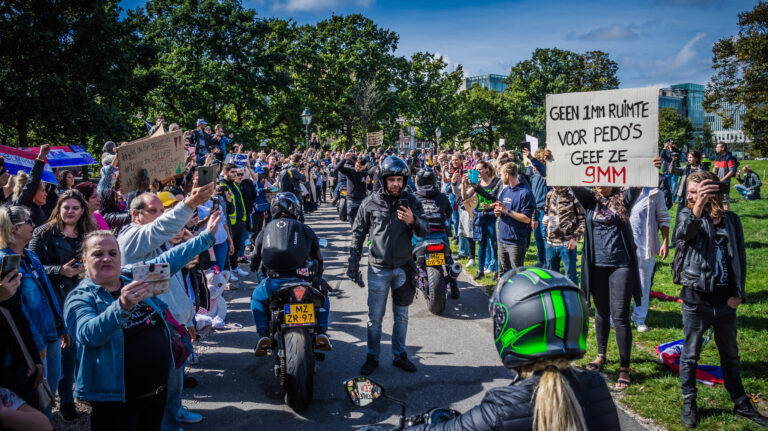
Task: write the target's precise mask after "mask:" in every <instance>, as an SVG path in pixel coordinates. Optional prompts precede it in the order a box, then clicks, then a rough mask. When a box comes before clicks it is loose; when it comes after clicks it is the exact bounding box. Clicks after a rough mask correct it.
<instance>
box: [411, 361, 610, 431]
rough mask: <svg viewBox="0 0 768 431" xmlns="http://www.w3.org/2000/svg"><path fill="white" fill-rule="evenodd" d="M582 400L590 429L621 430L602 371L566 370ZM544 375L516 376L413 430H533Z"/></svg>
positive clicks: (567, 376) (585, 417)
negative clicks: (474, 402)
mask: <svg viewBox="0 0 768 431" xmlns="http://www.w3.org/2000/svg"><path fill="white" fill-rule="evenodd" d="M563 374H564V375H565V378H566V379H567V380H568V383H569V384H570V386H571V389H572V390H573V392H574V393H575V394H576V398H577V399H578V400H579V405H580V406H581V410H582V412H584V419H585V420H586V422H587V429H588V430H598V431H612V430H620V429H621V428H620V426H619V415H618V414H617V413H616V406H615V405H614V404H613V399H612V398H611V394H610V393H609V392H608V387H607V386H606V385H605V381H604V380H603V378H602V377H601V376H600V374H598V373H595V372H591V371H584V370H578V369H575V368H571V369H570V370H566V371H564V372H563ZM539 380H540V376H539V375H534V376H532V377H530V378H528V379H519V378H516V379H515V380H514V381H513V382H512V384H511V385H509V386H504V387H500V388H494V389H491V390H490V391H488V392H487V393H486V394H485V397H484V398H483V401H481V402H480V405H479V406H476V407H475V408H473V409H472V410H470V411H468V412H466V413H464V414H462V415H460V416H458V417H456V418H454V419H451V420H450V421H447V422H443V423H440V424H435V425H420V426H417V427H413V428H408V429H409V430H439V431H453V430H456V431H459V430H461V431H467V430H474V431H480V430H505V431H512V430H515V431H517V430H532V429H533V406H534V402H533V401H532V398H533V393H534V391H535V390H536V385H537V384H538V383H539Z"/></svg>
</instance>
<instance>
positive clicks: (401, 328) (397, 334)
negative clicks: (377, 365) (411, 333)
mask: <svg viewBox="0 0 768 431" xmlns="http://www.w3.org/2000/svg"><path fill="white" fill-rule="evenodd" d="M404 283H405V271H403V270H402V269H399V268H397V269H385V268H380V267H377V266H374V265H368V354H369V355H373V356H375V357H377V358H378V357H379V354H380V353H381V321H382V319H383V318H384V313H385V312H386V310H387V297H388V296H389V291H390V289H397V288H398V287H400V286H402V285H403V284H404ZM392 313H393V314H394V320H395V322H394V325H393V327H392V354H393V355H394V356H395V357H396V358H397V357H398V356H400V355H401V354H402V353H405V336H406V334H407V333H408V307H407V306H400V305H395V303H394V301H392Z"/></svg>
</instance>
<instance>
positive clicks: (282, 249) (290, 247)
mask: <svg viewBox="0 0 768 431" xmlns="http://www.w3.org/2000/svg"><path fill="white" fill-rule="evenodd" d="M309 249H310V245H309V239H308V238H307V237H306V235H305V234H304V225H302V224H301V222H299V221H298V220H294V219H290V218H279V219H277V220H272V221H271V222H269V224H267V226H266V227H264V230H263V231H262V242H261V256H262V257H261V263H262V265H264V267H265V268H267V269H270V270H273V271H277V272H285V271H293V270H295V269H297V268H300V267H302V266H303V265H304V264H305V263H306V262H307V259H309Z"/></svg>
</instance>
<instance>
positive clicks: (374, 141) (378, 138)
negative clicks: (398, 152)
mask: <svg viewBox="0 0 768 431" xmlns="http://www.w3.org/2000/svg"><path fill="white" fill-rule="evenodd" d="M383 142H384V131H383V130H379V131H378V132H370V133H368V134H367V135H366V146H368V147H378V146H380V145H381V144H382V143H383Z"/></svg>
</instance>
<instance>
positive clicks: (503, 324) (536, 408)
mask: <svg viewBox="0 0 768 431" xmlns="http://www.w3.org/2000/svg"><path fill="white" fill-rule="evenodd" d="M489 307H490V312H491V318H492V322H493V339H494V343H495V346H496V350H497V351H498V352H499V356H500V358H501V362H502V363H503V364H504V366H505V367H507V368H509V369H510V370H512V371H513V373H514V374H513V378H512V383H511V384H510V385H509V386H503V387H499V388H494V389H491V390H490V391H488V393H486V394H485V396H484V397H483V401H482V402H481V403H480V405H478V406H476V407H474V408H473V409H471V410H469V411H468V412H466V413H464V414H462V415H460V416H457V417H455V418H454V419H451V420H449V421H446V422H443V423H439V424H432V425H422V426H419V427H415V428H409V430H410V429H415V430H441V431H453V430H456V431H459V430H461V431H465V430H490V429H493V430H510V431H511V430H539V431H545V430H546V431H587V430H598V431H613V430H619V429H620V426H619V417H618V414H617V413H616V406H615V405H614V403H613V399H612V398H611V394H610V392H609V391H608V387H607V385H606V384H605V380H603V378H602V377H601V376H600V374H599V373H596V372H594V371H586V370H581V369H578V368H575V367H573V365H572V362H573V361H574V360H577V359H579V358H581V357H583V356H584V353H586V349H587V328H588V320H589V309H588V308H587V300H586V297H585V296H584V293H583V292H582V291H581V290H580V289H579V288H578V287H577V286H576V285H575V284H573V283H572V282H571V281H570V280H568V279H567V278H565V276H563V275H561V274H559V273H557V272H555V271H549V270H544V269H539V268H535V267H519V268H516V269H513V270H510V271H508V272H507V273H505V274H504V275H502V276H501V278H500V279H499V282H498V284H497V285H496V290H495V291H494V294H493V296H492V297H491V300H490V303H489Z"/></svg>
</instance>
